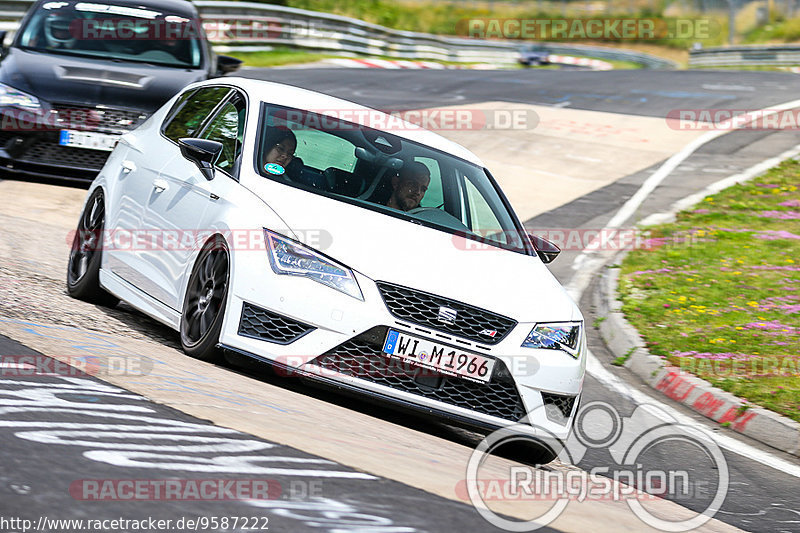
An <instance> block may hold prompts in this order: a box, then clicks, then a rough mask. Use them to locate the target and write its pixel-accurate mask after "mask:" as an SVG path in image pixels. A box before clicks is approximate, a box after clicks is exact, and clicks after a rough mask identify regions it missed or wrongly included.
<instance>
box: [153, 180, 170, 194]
mask: <svg viewBox="0 0 800 533" xmlns="http://www.w3.org/2000/svg"><path fill="white" fill-rule="evenodd" d="M153 188H154V189H155V190H156V192H164V191H166V190H167V189H169V184H168V183H167V180H162V179H161V178H157V179H154V180H153Z"/></svg>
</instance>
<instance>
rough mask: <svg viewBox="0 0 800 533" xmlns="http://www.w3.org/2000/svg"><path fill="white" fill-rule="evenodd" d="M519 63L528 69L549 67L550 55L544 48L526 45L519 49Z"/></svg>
mask: <svg viewBox="0 0 800 533" xmlns="http://www.w3.org/2000/svg"><path fill="white" fill-rule="evenodd" d="M517 62H518V63H519V64H520V65H523V66H526V67H531V66H539V65H549V64H550V53H549V52H548V51H547V49H546V48H544V47H543V46H539V45H535V44H533V45H526V46H523V47H521V48H520V49H519V56H518V57H517Z"/></svg>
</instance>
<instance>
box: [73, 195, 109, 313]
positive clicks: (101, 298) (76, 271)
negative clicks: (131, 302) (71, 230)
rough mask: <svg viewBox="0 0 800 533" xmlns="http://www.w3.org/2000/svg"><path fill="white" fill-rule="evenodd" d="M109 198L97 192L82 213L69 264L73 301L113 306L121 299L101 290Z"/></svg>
mask: <svg viewBox="0 0 800 533" xmlns="http://www.w3.org/2000/svg"><path fill="white" fill-rule="evenodd" d="M105 215H106V208H105V199H104V197H103V191H102V189H99V188H98V189H95V191H94V192H93V193H92V195H91V196H90V197H89V200H88V201H87V202H86V207H84V209H83V213H81V218H80V220H79V221H78V228H77V230H76V231H75V238H74V239H73V240H72V249H71V250H70V253H69V262H68V263H67V294H69V295H70V296H72V297H73V298H78V299H80V300H85V301H87V302H92V303H97V304H101V305H107V306H109V307H113V306H115V305H117V303H119V298H117V297H115V296H113V295H111V294H109V293H107V292H106V291H105V290H103V288H102V287H100V261H101V259H102V251H103V227H104V224H105Z"/></svg>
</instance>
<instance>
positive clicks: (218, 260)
mask: <svg viewBox="0 0 800 533" xmlns="http://www.w3.org/2000/svg"><path fill="white" fill-rule="evenodd" d="M229 264H230V254H229V252H228V247H227V245H226V244H225V241H224V239H222V237H219V236H218V237H216V238H214V239H213V240H212V241H210V242H209V243H208V244H206V246H205V247H204V248H203V250H202V251H201V252H200V255H199V256H198V258H197V261H196V262H195V265H194V269H193V270H192V275H191V277H190V278H189V284H188V285H187V287H186V297H185V298H184V301H183V313H181V328H180V331H181V346H182V347H183V351H184V352H186V353H187V354H188V355H191V356H192V357H196V358H197V359H201V360H203V361H219V360H220V353H219V349H217V344H219V335H220V332H221V331H222V319H223V317H224V314H225V301H226V299H227V295H228V283H229V277H230V276H229V271H230V268H229Z"/></svg>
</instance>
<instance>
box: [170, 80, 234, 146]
mask: <svg viewBox="0 0 800 533" xmlns="http://www.w3.org/2000/svg"><path fill="white" fill-rule="evenodd" d="M228 92H230V89H229V88H227V87H204V88H202V89H200V90H198V91H197V92H196V93H194V94H193V95H192V96H191V97H190V98H189V99H188V100H186V103H184V104H183V107H181V109H180V110H179V111H178V112H177V113H175V115H174V116H173V117H172V118H170V119H168V121H167V122H166V123H165V124H164V128H163V130H162V131H163V133H164V135H166V136H167V138H169V139H171V140H173V141H175V142H178V139H180V138H181V137H194V135H195V133H197V132H198V131H199V129H200V126H202V125H203V122H205V120H206V118H208V116H209V115H211V113H212V112H213V111H214V108H216V107H217V105H219V103H220V102H221V101H222V99H223V98H225V96H226V95H227V94H228Z"/></svg>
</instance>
